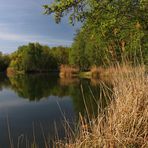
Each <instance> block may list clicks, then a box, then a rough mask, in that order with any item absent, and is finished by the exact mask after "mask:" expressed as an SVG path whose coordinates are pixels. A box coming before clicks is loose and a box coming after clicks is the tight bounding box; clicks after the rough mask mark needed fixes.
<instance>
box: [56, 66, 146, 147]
mask: <svg viewBox="0 0 148 148" xmlns="http://www.w3.org/2000/svg"><path fill="white" fill-rule="evenodd" d="M112 69H113V68H112ZM113 70H114V71H113V72H114V73H113V76H112V84H113V88H114V89H113V96H112V98H111V99H112V102H111V104H110V105H109V106H108V107H107V109H106V110H105V111H104V112H102V113H101V114H99V115H98V117H97V119H92V120H91V122H89V123H88V122H86V120H85V119H84V118H82V117H81V116H80V123H81V126H80V129H79V133H78V134H77V135H76V137H75V138H70V139H67V141H66V142H60V141H59V142H57V147H61V148H62V147H64V148H90V147H91V148H120V147H123V148H147V147H148V76H147V75H146V74H145V70H144V67H137V68H132V67H127V68H126V66H124V67H116V68H114V69H113Z"/></svg>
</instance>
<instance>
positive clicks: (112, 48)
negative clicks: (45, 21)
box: [44, 0, 148, 71]
mask: <svg viewBox="0 0 148 148" xmlns="http://www.w3.org/2000/svg"><path fill="white" fill-rule="evenodd" d="M147 7H148V3H147V0H102V1H98V0H89V1H88V0H78V1H75V0H71V1H69V0H61V1H56V0H55V1H53V2H52V3H51V4H48V5H45V6H44V8H45V9H44V10H45V14H53V15H54V16H55V21H56V22H57V23H60V21H61V18H62V17H63V16H65V15H66V14H67V13H69V21H70V23H71V24H72V25H74V24H75V23H76V22H77V21H79V22H82V27H81V29H80V30H79V31H78V32H77V34H76V36H75V39H74V42H73V44H72V48H71V50H72V51H71V53H70V64H73V65H77V66H78V67H79V68H80V69H81V70H82V71H83V70H88V69H89V68H90V67H91V66H92V65H95V66H100V65H101V66H102V65H104V66H108V65H110V64H117V63H123V62H125V61H128V62H130V63H132V64H137V63H145V64H147V63H148V42H147V40H148V22H147V20H148V15H147V14H148V10H147Z"/></svg>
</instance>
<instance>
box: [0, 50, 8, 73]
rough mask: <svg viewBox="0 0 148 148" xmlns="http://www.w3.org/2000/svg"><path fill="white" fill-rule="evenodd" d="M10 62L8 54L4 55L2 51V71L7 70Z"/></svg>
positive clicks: (0, 70)
mask: <svg viewBox="0 0 148 148" xmlns="http://www.w3.org/2000/svg"><path fill="white" fill-rule="evenodd" d="M9 63H10V58H9V56H8V55H3V54H2V53H1V52H0V72H4V71H6V69H7V68H8V66H9Z"/></svg>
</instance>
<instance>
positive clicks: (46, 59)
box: [9, 43, 69, 72]
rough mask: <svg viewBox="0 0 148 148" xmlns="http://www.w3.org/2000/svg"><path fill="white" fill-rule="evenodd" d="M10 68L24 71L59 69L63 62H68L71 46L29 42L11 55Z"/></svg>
mask: <svg viewBox="0 0 148 148" xmlns="http://www.w3.org/2000/svg"><path fill="white" fill-rule="evenodd" d="M10 59H11V62H10V65H9V68H11V69H13V70H15V71H23V72H48V71H58V69H59V66H60V65H61V64H68V59H69V48H68V47H62V46H59V47H53V48H50V47H48V46H43V45H40V44H39V43H29V44H28V45H24V46H21V47H19V48H18V50H17V51H15V52H14V53H12V54H11V55H10Z"/></svg>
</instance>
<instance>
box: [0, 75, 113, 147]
mask: <svg viewBox="0 0 148 148" xmlns="http://www.w3.org/2000/svg"><path fill="white" fill-rule="evenodd" d="M105 86H106V88H107V89H108V88H111V86H109V85H108V84H106V85H105ZM107 98H108V97H107V95H105V94H104V82H102V81H100V80H93V79H78V78H73V79H71V78H62V79H60V78H59V77H58V75H57V74H26V75H16V76H13V77H9V78H8V77H7V76H6V75H5V74H0V133H1V134H0V147H2V148H8V147H10V143H12V144H13V145H14V147H17V146H18V145H19V147H22V148H24V147H27V146H30V145H31V144H32V143H33V142H34V141H35V142H36V143H37V144H38V145H39V146H40V147H45V141H46V142H47V143H49V144H50V145H52V141H53V140H54V139H55V137H57V136H58V138H59V139H63V138H64V137H65V130H64V127H65V122H66V121H67V122H68V123H69V125H70V127H71V128H72V129H74V127H75V125H76V124H77V123H78V119H79V114H80V113H81V114H82V116H85V117H86V118H87V117H88V116H89V117H94V116H96V115H97V114H98V110H100V109H102V108H104V107H106V105H107V102H108V99H107ZM98 106H99V108H98ZM86 108H87V111H86ZM88 114H89V115H88ZM65 120H66V121H65Z"/></svg>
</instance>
